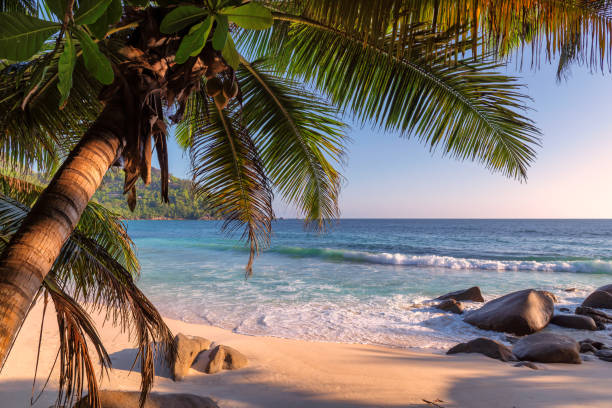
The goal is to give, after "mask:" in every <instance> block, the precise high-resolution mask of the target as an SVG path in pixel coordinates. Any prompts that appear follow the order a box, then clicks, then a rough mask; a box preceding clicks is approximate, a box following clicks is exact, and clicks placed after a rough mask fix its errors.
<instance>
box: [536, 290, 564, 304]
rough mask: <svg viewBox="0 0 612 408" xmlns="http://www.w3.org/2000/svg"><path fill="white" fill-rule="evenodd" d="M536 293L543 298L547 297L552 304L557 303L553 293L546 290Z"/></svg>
mask: <svg viewBox="0 0 612 408" xmlns="http://www.w3.org/2000/svg"><path fill="white" fill-rule="evenodd" d="M538 292H540V293H541V294H543V295H544V296H548V297H549V298H550V300H552V301H553V303H557V302H559V300H558V299H557V297H556V296H555V294H554V293H552V292H549V291H547V290H538Z"/></svg>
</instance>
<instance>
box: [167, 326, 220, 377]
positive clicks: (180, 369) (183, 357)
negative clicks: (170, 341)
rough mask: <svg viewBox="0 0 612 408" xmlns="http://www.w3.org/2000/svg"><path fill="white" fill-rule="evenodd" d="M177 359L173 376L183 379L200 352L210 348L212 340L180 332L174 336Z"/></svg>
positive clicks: (173, 365)
mask: <svg viewBox="0 0 612 408" xmlns="http://www.w3.org/2000/svg"><path fill="white" fill-rule="evenodd" d="M174 344H175V345H176V350H177V353H176V360H175V361H174V363H173V364H172V378H173V379H174V381H181V380H182V379H183V378H185V376H186V375H187V373H188V372H189V367H191V365H192V364H193V362H194V361H195V359H196V357H197V356H198V354H200V353H201V352H202V351H206V350H208V349H209V348H210V345H211V341H210V340H207V339H205V338H202V337H195V336H186V335H184V334H182V333H179V334H177V335H176V337H175V338H174Z"/></svg>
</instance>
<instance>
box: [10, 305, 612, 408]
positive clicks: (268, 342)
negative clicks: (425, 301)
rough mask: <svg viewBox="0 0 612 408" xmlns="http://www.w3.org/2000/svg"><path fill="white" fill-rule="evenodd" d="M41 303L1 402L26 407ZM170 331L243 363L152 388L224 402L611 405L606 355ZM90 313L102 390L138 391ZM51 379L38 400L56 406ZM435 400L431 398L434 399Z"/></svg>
mask: <svg viewBox="0 0 612 408" xmlns="http://www.w3.org/2000/svg"><path fill="white" fill-rule="evenodd" d="M41 316H42V307H41V305H37V306H36V307H34V309H33V311H32V312H31V314H30V316H29V318H28V320H27V321H26V323H25V325H24V327H23V329H22V330H21V334H20V336H19V338H18V340H17V342H16V344H15V347H14V349H13V351H12V353H11V355H10V357H9V359H8V361H7V364H6V366H5V368H4V370H3V373H2V374H1V375H0V395H2V403H0V405H1V406H3V407H4V406H6V407H26V406H29V400H30V393H31V387H32V375H33V373H34V365H35V361H36V352H35V351H36V346H37V344H38V335H39V328H40V319H41ZM54 319H55V317H54V315H53V313H52V311H48V312H47V318H46V320H45V328H44V334H45V337H44V340H43V348H42V353H41V362H40V368H39V374H38V376H39V380H38V381H39V382H38V387H40V384H41V383H44V379H45V378H46V375H47V373H48V368H49V367H50V366H51V364H52V361H53V359H54V357H55V353H56V351H57V332H56V325H55V321H54ZM166 320H167V323H168V325H169V326H170V328H171V329H172V331H173V332H174V333H175V334H176V333H179V332H182V333H185V334H190V335H198V336H202V337H205V338H208V339H210V340H212V341H214V342H217V343H221V344H225V345H229V346H231V347H234V348H236V349H238V350H240V351H241V352H242V353H244V354H245V355H246V356H247V357H248V359H249V366H248V367H247V368H244V369H241V370H236V371H224V372H222V373H219V374H214V375H208V374H204V373H202V372H199V371H197V370H196V369H194V368H192V369H191V370H190V373H189V375H188V377H187V378H186V379H185V380H184V381H182V382H177V383H175V382H173V381H172V380H171V379H169V378H168V377H167V375H168V374H167V372H165V370H158V375H160V376H158V377H157V378H156V382H155V387H154V391H156V392H181V393H193V394H199V395H206V396H210V397H212V398H213V399H215V400H216V401H218V403H219V406H221V407H223V408H231V407H236V408H247V407H266V408H271V407H323V408H341V407H357V408H365V407H432V406H434V407H435V406H437V405H432V404H428V403H427V402H424V400H427V401H430V402H433V403H435V404H438V406H441V407H444V408H450V407H457V408H459V407H462V408H479V407H482V408H492V407H508V408H510V407H517V408H519V407H520V408H538V407H542V408H543V407H559V406H563V407H564V408H569V407H586V406H588V407H602V408H603V407H609V406H610V391H609V378H610V375H611V374H612V371H611V369H610V368H609V367H610V363H605V362H602V361H587V362H584V363H583V364H581V365H566V364H548V365H542V369H540V370H537V371H535V370H531V369H528V368H525V367H513V365H512V364H508V363H502V362H500V361H497V360H493V359H490V358H487V357H484V356H480V355H457V356H445V355H439V354H432V353H427V352H415V351H409V350H402V349H390V348H384V347H377V346H368V345H361V344H340V343H317V342H308V341H300V340H287V339H281V338H272V337H256V336H245V335H240V334H236V333H232V332H230V331H228V330H224V329H220V328H217V327H212V326H207V325H198V324H188V323H184V322H181V321H177V320H171V319H166ZM95 321H96V324H97V327H98V329H99V330H100V334H101V337H102V339H103V340H104V342H105V345H106V347H107V349H108V352H109V354H110V355H111V358H112V361H113V365H114V367H115V368H114V369H113V370H112V372H111V373H110V380H109V379H105V380H104V381H103V384H102V389H114V390H116V389H120V390H136V389H138V386H139V382H140V376H139V375H138V374H137V373H132V374H130V373H129V370H130V367H131V364H132V360H133V358H134V348H133V345H132V344H131V343H130V342H129V341H128V338H127V336H126V335H120V334H119V332H118V330H117V329H116V328H113V327H111V326H110V325H108V324H107V325H106V326H104V327H103V326H102V324H101V316H100V315H95ZM56 387H57V382H56V381H55V377H53V380H52V381H51V382H50V384H49V386H48V391H47V392H45V394H43V397H42V398H41V399H40V401H39V402H38V403H37V404H36V405H34V406H35V407H44V408H47V407H49V405H51V404H53V402H54V399H55V391H56V389H57V388H56ZM436 401H437V402H436Z"/></svg>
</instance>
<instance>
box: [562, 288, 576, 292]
mask: <svg viewBox="0 0 612 408" xmlns="http://www.w3.org/2000/svg"><path fill="white" fill-rule="evenodd" d="M563 290H564V291H566V292H575V291H576V288H566V289H563Z"/></svg>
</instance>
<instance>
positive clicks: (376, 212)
mask: <svg viewBox="0 0 612 408" xmlns="http://www.w3.org/2000/svg"><path fill="white" fill-rule="evenodd" d="M555 68H556V67H554V66H544V67H543V68H542V70H540V71H538V72H533V71H529V70H525V71H523V72H520V73H517V72H516V71H515V70H514V69H513V68H512V67H510V68H508V71H507V72H508V73H509V74H512V75H519V76H520V77H521V78H522V82H523V83H525V84H526V85H527V88H526V90H525V91H526V93H527V94H528V95H529V96H531V97H532V98H533V99H534V102H533V103H532V107H533V108H534V109H535V111H534V112H531V113H530V116H531V117H532V118H533V119H534V120H535V121H536V123H537V125H538V126H539V127H540V129H541V130H542V132H543V137H542V147H540V148H538V150H537V155H538V156H537V159H536V161H535V162H534V163H533V165H532V167H531V168H530V170H529V173H528V176H529V179H528V180H527V182H526V183H520V182H518V181H516V180H513V179H507V178H504V177H503V176H502V175H500V174H492V173H490V172H489V171H487V170H486V169H484V168H483V167H482V166H480V165H478V164H475V163H471V162H457V161H455V160H453V159H451V158H446V157H441V156H440V154H432V153H430V152H429V150H428V149H427V148H426V147H424V146H423V145H422V144H420V143H419V142H418V141H416V140H407V139H401V138H398V137H397V136H396V135H391V134H385V133H383V132H378V131H372V130H371V129H370V128H369V127H366V128H360V127H359V126H355V125H353V126H352V128H351V129H350V130H349V136H350V137H351V138H352V141H351V143H350V144H349V146H348V155H347V164H346V166H345V167H344V169H343V175H344V176H345V178H346V183H345V185H344V187H343V189H342V193H341V197H340V208H341V211H342V214H341V216H342V217H345V218H439V217H441V218H446V217H448V218H612V80H611V79H612V76H611V75H610V74H608V75H606V76H602V75H601V74H599V73H596V74H591V73H589V72H588V70H587V69H585V68H580V67H575V68H573V69H572V76H571V77H570V78H569V80H568V81H565V82H561V83H557V81H556V78H555ZM172 143H173V142H172ZM188 167H189V163H188V159H187V157H183V156H182V153H181V151H180V149H179V148H178V147H177V146H176V145H174V144H172V145H171V151H170V171H171V172H172V173H173V174H175V175H176V176H179V177H188V170H189V169H188ZM275 210H276V214H277V216H279V217H281V216H282V217H295V216H296V212H295V211H294V210H293V208H292V207H291V206H288V205H286V204H284V203H282V202H281V201H280V200H277V202H276V203H275Z"/></svg>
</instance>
